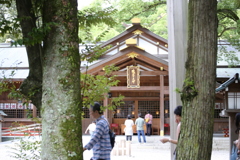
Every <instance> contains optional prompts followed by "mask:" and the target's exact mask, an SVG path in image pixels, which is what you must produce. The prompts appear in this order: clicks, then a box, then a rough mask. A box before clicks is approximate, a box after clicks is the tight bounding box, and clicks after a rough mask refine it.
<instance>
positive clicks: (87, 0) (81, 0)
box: [78, 0, 93, 9]
mask: <svg viewBox="0 0 240 160" xmlns="http://www.w3.org/2000/svg"><path fill="white" fill-rule="evenodd" d="M92 1H93V0H78V9H81V8H83V7H85V6H87V5H89V4H91V3H92Z"/></svg>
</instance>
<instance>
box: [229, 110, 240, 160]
mask: <svg viewBox="0 0 240 160" xmlns="http://www.w3.org/2000/svg"><path fill="white" fill-rule="evenodd" d="M235 126H236V130H235V133H236V134H237V135H238V139H237V140H235V141H234V142H233V146H232V153H231V157H230V160H236V159H237V158H238V157H240V153H239V151H240V132H239V131H240V113H237V114H236V116H235Z"/></svg>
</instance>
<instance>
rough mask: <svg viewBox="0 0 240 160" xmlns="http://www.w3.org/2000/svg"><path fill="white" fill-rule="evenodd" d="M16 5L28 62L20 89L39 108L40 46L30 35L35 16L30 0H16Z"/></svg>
mask: <svg viewBox="0 0 240 160" xmlns="http://www.w3.org/2000/svg"><path fill="white" fill-rule="evenodd" d="M16 6H17V12H18V18H19V19H21V21H20V25H21V28H22V33H23V40H24V44H25V46H26V50H27V56H28V62H29V74H28V77H27V78H26V79H25V80H24V81H23V83H22V85H21V87H20V89H21V90H20V91H21V93H22V94H24V95H25V96H26V97H28V98H29V99H31V101H32V103H33V104H34V105H35V106H36V107H37V108H38V109H40V108H41V105H42V61H41V51H42V46H41V45H40V43H39V42H38V43H36V42H35V43H33V42H34V39H35V37H34V35H30V33H31V32H32V31H33V29H36V28H37V26H36V17H35V14H34V10H33V5H32V1H31V0H16Z"/></svg>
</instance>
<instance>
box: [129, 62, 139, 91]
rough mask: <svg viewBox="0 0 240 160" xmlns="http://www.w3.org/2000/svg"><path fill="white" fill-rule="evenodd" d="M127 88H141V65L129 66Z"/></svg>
mask: <svg viewBox="0 0 240 160" xmlns="http://www.w3.org/2000/svg"><path fill="white" fill-rule="evenodd" d="M127 88H140V67H139V66H127Z"/></svg>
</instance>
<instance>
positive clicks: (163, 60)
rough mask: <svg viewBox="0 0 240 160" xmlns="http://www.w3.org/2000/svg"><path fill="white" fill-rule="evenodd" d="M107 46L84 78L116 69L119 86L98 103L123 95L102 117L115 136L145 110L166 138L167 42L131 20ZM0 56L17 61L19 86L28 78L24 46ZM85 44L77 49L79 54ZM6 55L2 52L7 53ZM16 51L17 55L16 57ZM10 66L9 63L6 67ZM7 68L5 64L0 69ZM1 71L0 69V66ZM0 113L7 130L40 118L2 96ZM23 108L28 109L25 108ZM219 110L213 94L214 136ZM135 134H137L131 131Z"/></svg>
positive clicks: (220, 124) (222, 124)
mask: <svg viewBox="0 0 240 160" xmlns="http://www.w3.org/2000/svg"><path fill="white" fill-rule="evenodd" d="M108 45H111V46H112V47H111V48H110V49H108V50H107V51H106V52H105V53H104V54H103V55H102V56H101V57H100V58H99V59H98V60H96V61H94V62H93V63H91V64H90V65H89V66H88V70H87V74H92V75H103V74H104V67H105V66H109V65H115V66H116V67H119V70H118V71H115V72H113V75H116V76H117V80H119V83H118V85H117V86H115V87H111V88H110V92H109V93H108V94H109V97H108V98H105V99H104V100H103V102H101V103H103V105H104V106H106V105H107V104H108V103H110V102H111V98H113V97H118V96H119V95H123V96H124V97H125V98H124V104H122V105H121V106H117V107H116V109H115V110H113V111H111V110H106V111H105V112H104V115H105V117H107V118H108V120H109V122H110V124H111V125H112V126H113V127H114V128H115V129H116V130H115V131H116V132H117V134H124V126H123V124H124V122H125V120H126V118H127V115H131V116H132V119H133V120H134V121H135V120H136V118H137V117H138V113H141V114H142V116H144V115H145V114H146V112H147V111H150V113H151V114H152V115H153V124H152V134H155V135H159V134H161V135H163V134H170V125H169V124H170V120H169V117H170V116H173V113H170V112H169V111H170V109H169V101H170V99H169V66H168V42H167V40H166V39H164V38H162V37H160V36H158V35H156V34H154V33H153V32H151V31H149V30H148V29H146V28H144V27H142V26H141V24H140V20H139V19H137V18H134V19H133V20H132V26H130V27H129V28H127V29H126V30H125V31H124V32H123V33H121V34H119V35H118V36H116V37H114V38H112V39H110V40H108V41H106V42H104V43H103V44H102V45H101V46H102V47H106V46H108ZM1 48H2V50H1V52H0V55H1V56H9V57H7V58H8V59H10V60H11V59H14V58H15V59H19V60H21V61H22V63H21V64H20V68H18V69H17V70H16V73H17V74H16V76H18V77H14V78H15V79H13V80H15V81H16V82H15V83H16V84H17V86H19V85H20V84H21V83H22V82H23V80H24V79H25V78H26V77H27V75H28V72H27V71H28V61H27V58H26V55H27V54H26V50H25V47H15V48H11V47H1ZM81 49H85V46H81V45H80V50H81ZM6 53H7V54H6ZM15 53H18V54H17V55H16V54H15ZM9 64H12V63H9ZM86 64H87V62H86V61H82V62H81V73H82V74H85V72H86ZM3 67H5V68H6V67H7V66H3ZM0 68H1V67H0ZM0 109H1V110H3V111H4V113H6V114H7V115H8V116H6V117H5V118H4V120H5V122H4V123H3V124H2V125H3V127H9V126H11V124H12V123H13V122H20V123H22V124H31V123H34V122H33V121H31V119H29V118H28V117H27V116H26V115H27V114H29V113H30V114H31V115H32V117H33V118H34V117H40V118H41V115H40V111H38V110H37V109H36V107H35V106H34V105H32V104H29V106H24V105H23V104H22V103H21V102H19V101H17V100H10V99H8V98H7V94H4V95H1V96H0ZM26 109H27V110H26ZM223 109H224V102H223V96H222V95H221V94H218V95H217V96H216V105H215V112H214V118H215V119H214V132H215V133H219V132H221V133H222V129H223V128H226V127H228V119H227V118H226V117H220V116H219V113H220V112H221V111H222V110H223ZM83 112H84V119H83V120H82V132H83V133H84V131H85V130H86V128H87V126H88V125H89V124H90V123H91V122H92V121H93V119H92V118H91V117H90V116H89V110H88V108H87V107H86V106H85V108H83ZM134 132H136V130H135V128H134Z"/></svg>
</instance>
